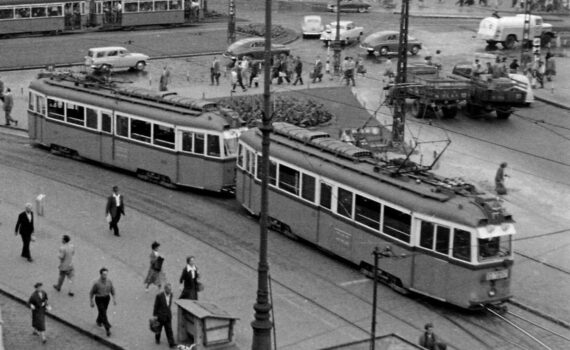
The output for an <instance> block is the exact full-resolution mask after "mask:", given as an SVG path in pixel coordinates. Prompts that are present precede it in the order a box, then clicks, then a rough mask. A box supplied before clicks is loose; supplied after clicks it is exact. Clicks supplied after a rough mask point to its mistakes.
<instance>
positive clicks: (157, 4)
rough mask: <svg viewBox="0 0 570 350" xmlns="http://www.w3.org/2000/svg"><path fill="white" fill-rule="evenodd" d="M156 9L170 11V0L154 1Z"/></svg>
mask: <svg viewBox="0 0 570 350" xmlns="http://www.w3.org/2000/svg"><path fill="white" fill-rule="evenodd" d="M154 11H155V12H156V11H168V1H167V0H155V1H154Z"/></svg>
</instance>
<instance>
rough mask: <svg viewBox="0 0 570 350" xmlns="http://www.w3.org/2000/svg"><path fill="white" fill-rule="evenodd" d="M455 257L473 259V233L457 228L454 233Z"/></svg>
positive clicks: (466, 259)
mask: <svg viewBox="0 0 570 350" xmlns="http://www.w3.org/2000/svg"><path fill="white" fill-rule="evenodd" d="M453 257H454V258H457V259H460V260H465V261H471V234H470V233H469V232H468V231H465V230H461V229H458V228H456V229H455V230H454V233H453Z"/></svg>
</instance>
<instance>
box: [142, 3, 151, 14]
mask: <svg viewBox="0 0 570 350" xmlns="http://www.w3.org/2000/svg"><path fill="white" fill-rule="evenodd" d="M139 8H140V12H150V11H152V1H141V2H140V3H139Z"/></svg>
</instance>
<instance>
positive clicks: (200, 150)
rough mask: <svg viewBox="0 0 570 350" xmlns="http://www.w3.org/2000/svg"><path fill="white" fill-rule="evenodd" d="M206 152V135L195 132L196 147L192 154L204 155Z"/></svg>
mask: <svg viewBox="0 0 570 350" xmlns="http://www.w3.org/2000/svg"><path fill="white" fill-rule="evenodd" d="M205 151H206V134H205V133H203V132H194V147H193V151H192V153H194V154H200V155H204V154H205Z"/></svg>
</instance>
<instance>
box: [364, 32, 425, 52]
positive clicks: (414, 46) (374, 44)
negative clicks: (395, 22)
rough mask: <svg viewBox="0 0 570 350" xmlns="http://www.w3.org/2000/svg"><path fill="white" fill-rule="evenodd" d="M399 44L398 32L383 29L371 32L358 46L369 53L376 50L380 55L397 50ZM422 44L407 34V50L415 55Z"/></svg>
mask: <svg viewBox="0 0 570 350" xmlns="http://www.w3.org/2000/svg"><path fill="white" fill-rule="evenodd" d="M399 46H400V33H399V32H396V31H392V30H383V31H380V32H376V33H372V34H370V35H369V36H367V37H366V38H364V40H363V41H362V42H361V43H360V47H361V48H363V49H365V50H366V51H367V52H368V54H369V55H373V54H374V52H378V54H379V55H380V56H386V55H388V54H389V53H390V52H398V47H399ZM421 48H422V44H421V43H420V42H419V40H418V39H416V38H414V37H412V36H409V35H408V51H409V52H410V53H411V54H412V55H417V54H418V52H419V51H420V50H421Z"/></svg>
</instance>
